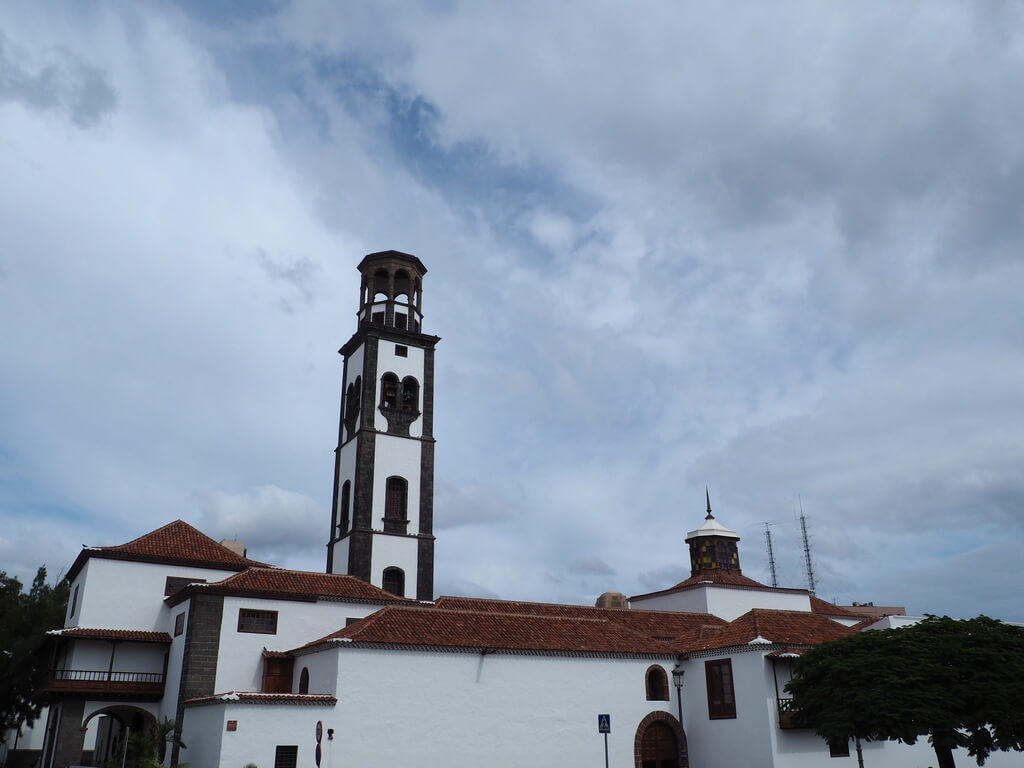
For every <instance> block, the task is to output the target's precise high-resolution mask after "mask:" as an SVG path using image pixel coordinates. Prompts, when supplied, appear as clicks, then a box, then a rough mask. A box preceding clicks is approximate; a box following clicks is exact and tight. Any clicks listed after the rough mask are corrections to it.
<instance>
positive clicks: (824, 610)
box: [809, 595, 871, 619]
mask: <svg viewBox="0 0 1024 768" xmlns="http://www.w3.org/2000/svg"><path fill="white" fill-rule="evenodd" d="M809 597H810V599H811V612H812V613H819V614H821V615H822V616H848V617H849V618H851V619H865V618H868V617H869V616H871V614H869V613H857V612H856V611H853V610H850V609H849V608H844V607H843V606H841V605H836V604H835V603H830V602H829V601H828V600H822V599H821V598H820V597H818V596H817V595H810V596H809Z"/></svg>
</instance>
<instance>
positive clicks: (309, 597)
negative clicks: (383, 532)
mask: <svg viewBox="0 0 1024 768" xmlns="http://www.w3.org/2000/svg"><path fill="white" fill-rule="evenodd" d="M194 594H216V595H241V596H248V597H268V598H275V599H278V600H302V601H306V602H313V601H315V600H316V599H317V598H327V599H333V600H343V601H346V602H359V603H374V604H378V605H385V604H389V603H403V604H407V603H410V602H412V601H411V600H409V599H408V598H405V597H397V596H396V595H393V594H391V593H390V592H385V591H384V590H383V589H380V588H379V587H375V586H373V585H372V584H367V583H366V582H365V581H360V580H359V579H357V578H356V577H355V576H344V575H341V574H333V573H316V572H313V571H290V570H287V569H284V568H249V569H248V570H245V571H242V572H241V573H236V574H234V575H233V576H229V577H228V578H226V579H224V580H223V581H215V582H212V583H207V584H190V585H189V586H187V587H184V588H183V589H181V590H180V591H178V592H175V593H174V594H173V595H171V596H170V597H168V598H167V601H166V602H167V604H168V605H177V604H178V603H180V602H182V601H183V600H185V599H186V598H188V597H189V596H190V595H194Z"/></svg>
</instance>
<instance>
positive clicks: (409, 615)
mask: <svg viewBox="0 0 1024 768" xmlns="http://www.w3.org/2000/svg"><path fill="white" fill-rule="evenodd" d="M332 641H334V642H340V643H345V642H352V643H360V644H363V643H370V644H375V645H377V644H379V645H403V646H427V647H437V648H477V649H480V650H495V651H498V650H509V651H548V652H562V653H613V654H652V655H659V656H662V655H672V651H671V650H670V648H669V644H668V643H665V642H662V641H660V640H655V639H653V638H650V637H647V636H646V635H643V634H640V633H638V632H634V631H632V630H631V629H629V628H628V627H626V626H624V625H623V624H621V623H619V622H616V621H612V620H610V619H608V618H601V617H595V618H583V617H581V616H540V615H536V614H518V613H501V612H497V611H457V610H447V609H444V608H436V607H435V608H427V607H412V606H409V607H405V606H389V607H387V608H384V609H382V610H380V611H378V612H377V613H374V614H373V615H371V616H367V617H366V618H365V619H363V620H362V621H360V622H358V623H356V624H352V625H351V626H348V627H345V628H344V629H342V630H339V631H338V632H335V633H333V634H331V635H328V636H327V637H325V638H321V639H320V640H316V641H314V642H312V643H309V644H307V645H305V646H303V648H310V647H313V646H317V645H321V644H325V643H328V642H332ZM296 650H298V649H296Z"/></svg>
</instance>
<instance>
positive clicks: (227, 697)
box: [182, 691, 338, 706]
mask: <svg viewBox="0 0 1024 768" xmlns="http://www.w3.org/2000/svg"><path fill="white" fill-rule="evenodd" d="M337 701H338V700H337V699H336V698H335V697H334V696H331V695H330V694H323V693H263V692H261V691H227V692H226V693H215V694H212V695H210V696H198V697H196V698H194V699H186V700H185V701H184V702H182V703H183V704H184V705H185V706H203V705H206V704H307V705H321V704H323V705H325V704H336V703H337Z"/></svg>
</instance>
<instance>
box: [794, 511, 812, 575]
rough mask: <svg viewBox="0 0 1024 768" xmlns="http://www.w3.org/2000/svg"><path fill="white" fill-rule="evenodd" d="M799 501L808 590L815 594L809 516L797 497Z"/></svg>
mask: <svg viewBox="0 0 1024 768" xmlns="http://www.w3.org/2000/svg"><path fill="white" fill-rule="evenodd" d="M797 501H799V502H800V533H801V534H803V537H804V562H805V563H806V565H807V590H808V591H809V592H810V593H811V594H812V595H813V594H814V566H813V565H811V542H810V540H809V539H808V538H807V516H806V515H804V503H803V501H802V500H801V499H800V497H799V496H798V497H797Z"/></svg>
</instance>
